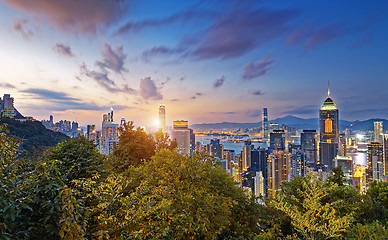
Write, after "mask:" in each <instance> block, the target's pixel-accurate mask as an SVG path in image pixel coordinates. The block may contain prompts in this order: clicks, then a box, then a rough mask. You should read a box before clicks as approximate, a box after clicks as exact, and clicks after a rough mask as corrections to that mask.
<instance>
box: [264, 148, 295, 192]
mask: <svg viewBox="0 0 388 240" xmlns="http://www.w3.org/2000/svg"><path fill="white" fill-rule="evenodd" d="M290 170H291V166H290V153H287V152H284V151H275V152H273V153H271V154H270V155H269V156H268V162H267V174H268V181H267V189H268V196H270V197H273V193H274V191H275V190H277V189H279V188H280V186H281V184H282V182H283V181H289V180H290V173H291V172H290Z"/></svg>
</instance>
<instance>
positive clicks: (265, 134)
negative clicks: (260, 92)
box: [261, 108, 268, 142]
mask: <svg viewBox="0 0 388 240" xmlns="http://www.w3.org/2000/svg"><path fill="white" fill-rule="evenodd" d="M261 124H262V127H261V128H262V133H263V140H264V141H266V142H267V141H268V110H267V108H263V113H262V118H261Z"/></svg>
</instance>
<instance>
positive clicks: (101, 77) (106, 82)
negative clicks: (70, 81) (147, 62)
mask: <svg viewBox="0 0 388 240" xmlns="http://www.w3.org/2000/svg"><path fill="white" fill-rule="evenodd" d="M80 71H81V74H82V75H85V76H87V77H89V78H92V79H93V80H95V81H96V82H97V83H98V84H99V85H100V86H101V87H103V88H105V89H106V90H108V91H109V92H111V93H120V92H121V93H129V94H136V93H137V91H136V90H134V89H133V88H130V87H129V86H128V85H127V84H125V85H123V86H122V87H118V86H117V85H116V84H115V82H114V81H113V80H111V79H110V78H109V77H108V72H107V71H106V70H104V69H102V71H101V72H97V71H91V70H89V69H88V68H87V66H86V64H85V63H83V64H81V66H80Z"/></svg>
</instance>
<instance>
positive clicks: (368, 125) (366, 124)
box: [190, 115, 388, 131]
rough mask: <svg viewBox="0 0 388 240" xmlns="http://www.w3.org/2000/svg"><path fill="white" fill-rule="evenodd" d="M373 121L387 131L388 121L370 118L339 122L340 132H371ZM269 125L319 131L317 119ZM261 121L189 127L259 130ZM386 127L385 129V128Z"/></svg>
mask: <svg viewBox="0 0 388 240" xmlns="http://www.w3.org/2000/svg"><path fill="white" fill-rule="evenodd" d="M374 121H382V122H383V127H384V129H388V120H386V119H381V118H371V119H368V120H363V121H360V120H356V121H352V122H351V121H347V120H340V126H339V127H340V130H341V131H342V130H344V129H346V128H350V127H351V128H352V129H353V130H361V131H371V130H373V128H374V126H373V122H374ZM268 122H269V123H277V124H279V126H281V125H283V124H284V125H286V126H289V127H295V128H297V129H315V130H318V129H319V118H307V119H306V118H300V117H296V116H293V115H287V116H284V117H281V118H276V119H273V120H269V121H268ZM261 123H262V122H261V121H260V122H254V123H238V122H220V123H201V124H193V125H191V126H190V127H191V128H192V129H193V130H196V131H204V130H211V129H212V130H222V129H239V128H242V129H246V128H259V129H261ZM385 126H386V127H385Z"/></svg>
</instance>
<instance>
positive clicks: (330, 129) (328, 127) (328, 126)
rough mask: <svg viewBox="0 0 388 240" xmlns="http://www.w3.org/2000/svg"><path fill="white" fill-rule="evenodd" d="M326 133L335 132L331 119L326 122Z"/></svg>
mask: <svg viewBox="0 0 388 240" xmlns="http://www.w3.org/2000/svg"><path fill="white" fill-rule="evenodd" d="M325 132H326V133H332V132H333V121H332V120H331V119H326V120H325Z"/></svg>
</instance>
